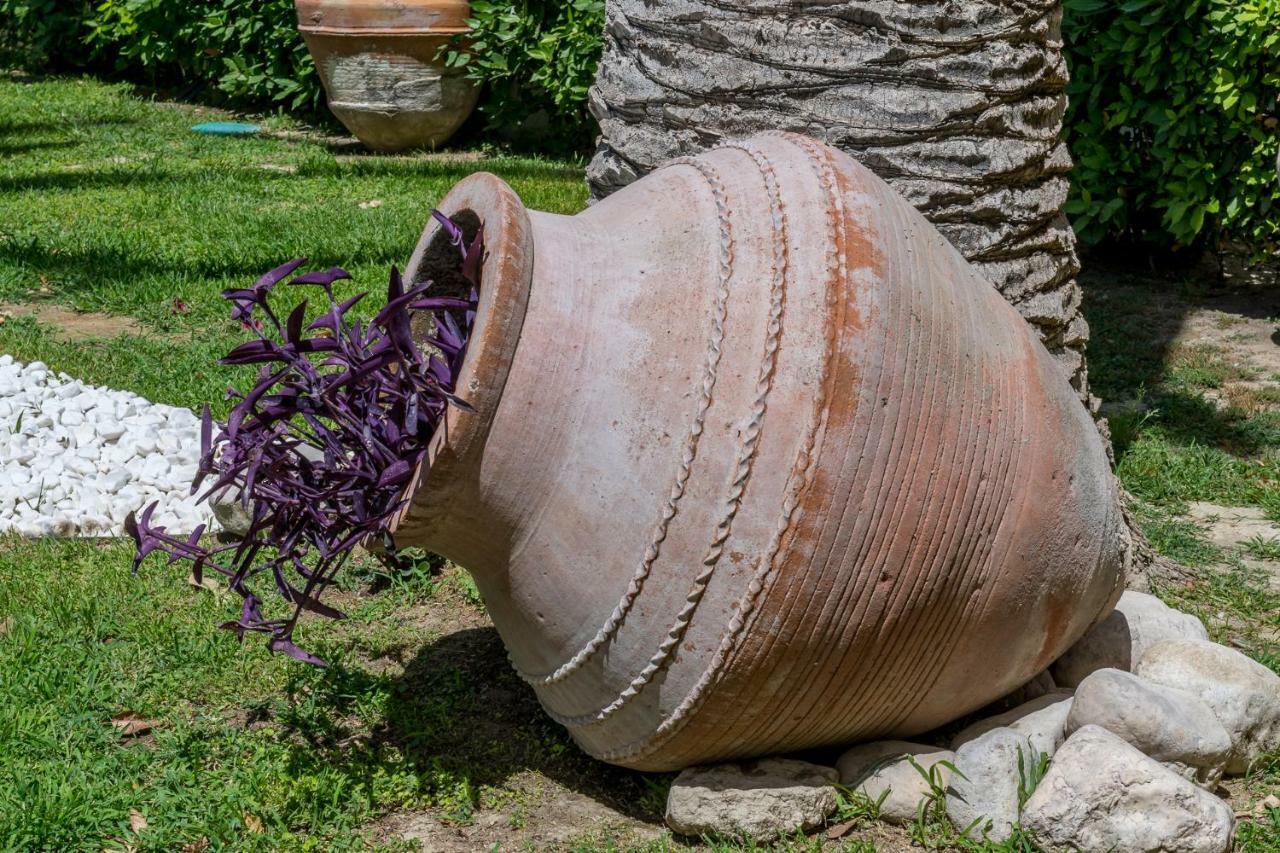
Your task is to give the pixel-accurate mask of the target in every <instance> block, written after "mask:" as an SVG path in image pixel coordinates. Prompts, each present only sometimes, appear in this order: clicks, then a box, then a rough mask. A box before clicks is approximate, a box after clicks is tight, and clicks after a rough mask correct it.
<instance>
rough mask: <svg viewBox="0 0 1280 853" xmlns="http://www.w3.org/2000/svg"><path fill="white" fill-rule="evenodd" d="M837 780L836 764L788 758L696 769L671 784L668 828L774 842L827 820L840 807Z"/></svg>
mask: <svg viewBox="0 0 1280 853" xmlns="http://www.w3.org/2000/svg"><path fill="white" fill-rule="evenodd" d="M836 779H837V774H836V771H835V770H834V769H832V768H830V767H821V766H819V765H817V764H809V763H807V762H804V761H792V760H790V759H783V758H767V759H762V760H760V761H750V762H745V763H742V764H719V765H715V766H712V767H692V768H689V769H688V770H685V771H683V772H681V774H680V775H679V776H677V777H676V780H675V781H674V782H672V783H671V792H670V793H669V794H668V796H667V814H666V821H667V826H669V827H671V829H672V830H674V831H675V832H678V833H680V834H681V835H695V836H696V835H704V834H720V835H726V836H731V837H738V838H753V839H755V840H757V841H771V840H773V839H775V838H777V837H778V836H779V835H780V834H789V833H792V832H794V831H796V830H797V829H801V830H803V829H812V828H814V827H815V826H818V825H820V824H821V823H822V822H823V821H824V820H826V818H827V816H828V815H829V814H831V813H832V812H833V811H835V809H836V792H835V788H834V787H833V785H834V783H835V781H836Z"/></svg>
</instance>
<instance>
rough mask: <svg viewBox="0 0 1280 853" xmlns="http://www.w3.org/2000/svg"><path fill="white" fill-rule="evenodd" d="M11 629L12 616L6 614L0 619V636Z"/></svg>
mask: <svg viewBox="0 0 1280 853" xmlns="http://www.w3.org/2000/svg"><path fill="white" fill-rule="evenodd" d="M12 630H13V617H12V616H6V617H4V618H3V619H0V637H3V636H4V635H5V634H7V633H9V632H10V631H12Z"/></svg>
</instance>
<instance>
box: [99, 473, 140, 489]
mask: <svg viewBox="0 0 1280 853" xmlns="http://www.w3.org/2000/svg"><path fill="white" fill-rule="evenodd" d="M131 479H133V477H132V475H131V474H130V473H129V472H128V471H126V470H125V469H123V468H117V469H115V470H114V471H112V472H111V473H110V474H107V475H106V476H104V477H103V478H102V480H101V483H102V488H103V490H105V491H106V492H107V493H108V494H112V495H114V494H116V493H117V492H119V491H120V490H121V489H123V488H124V487H125V486H127V485H129V481H130V480H131Z"/></svg>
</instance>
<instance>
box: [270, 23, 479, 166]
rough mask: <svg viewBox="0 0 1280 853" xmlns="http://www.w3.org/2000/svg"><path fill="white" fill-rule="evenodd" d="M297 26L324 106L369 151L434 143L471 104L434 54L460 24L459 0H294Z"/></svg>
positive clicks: (467, 91) (468, 88)
mask: <svg viewBox="0 0 1280 853" xmlns="http://www.w3.org/2000/svg"><path fill="white" fill-rule="evenodd" d="M295 5H296V7H297V10H298V29H299V31H301V33H302V36H303V38H304V39H305V40H306V42H307V48H308V49H309V50H310V51H311V56H312V58H313V59H314V60H315V63H316V68H317V69H318V70H319V72H320V79H321V81H323V83H324V89H325V93H326V95H327V96H328V100H329V109H330V110H332V111H333V114H334V115H335V116H337V117H338V120H339V121H341V122H342V123H343V124H344V125H346V127H347V129H348V130H350V131H351V132H352V133H353V134H355V135H356V137H358V138H359V139H360V141H361V142H363V143H364V144H365V145H367V146H368V147H370V148H372V149H374V150H376V151H401V150H404V149H408V148H433V147H435V146H438V145H442V144H443V143H444V142H445V141H446V140H447V139H448V138H449V137H450V136H452V135H453V133H454V131H456V130H457V129H458V128H459V127H460V126H461V125H462V123H463V122H464V121H466V119H467V116H469V115H471V111H472V110H473V109H474V108H475V105H476V97H477V94H478V92H477V89H476V87H475V85H474V84H473V83H471V82H470V81H468V80H467V79H466V78H464V77H462V76H461V75H460V74H459V73H458V72H457V71H455V70H452V69H448V68H445V66H444V62H443V61H442V60H441V59H438V58H437V56H438V54H439V52H440V49H441V47H443V46H445V45H447V44H448V43H449V41H450V40H451V39H452V38H453V37H454V36H456V35H458V34H459V33H465V32H466V31H467V24H466V19H467V17H468V16H469V15H470V8H471V7H470V5H469V4H468V3H467V2H466V0H297V2H296V4H295Z"/></svg>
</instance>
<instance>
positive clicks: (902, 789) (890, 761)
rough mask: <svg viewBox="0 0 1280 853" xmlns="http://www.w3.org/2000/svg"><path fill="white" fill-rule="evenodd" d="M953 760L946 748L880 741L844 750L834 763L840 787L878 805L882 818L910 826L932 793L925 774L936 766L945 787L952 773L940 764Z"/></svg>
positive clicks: (939, 778)
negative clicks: (851, 790) (860, 794)
mask: <svg viewBox="0 0 1280 853" xmlns="http://www.w3.org/2000/svg"><path fill="white" fill-rule="evenodd" d="M913 761H914V762H915V763H914V764H913V763H912V762H913ZM954 761H955V753H954V752H952V751H951V750H949V749H942V748H940V747H936V746H927V745H925V744H919V743H908V742H907V741H902V740H882V741H876V742H874V743H864V744H861V745H859V746H855V747H853V748H851V749H848V750H846V751H845V752H844V754H842V755H841V756H840V759H839V760H838V761H837V762H836V770H838V771H839V772H840V784H842V785H847V786H848V787H850V788H852V789H854V790H857V791H862V792H863V793H865V794H866V795H867V796H868V797H870V798H871V800H872V801H873V802H879V803H880V817H881V819H883V820H886V821H889V822H890V823H909V822H911V821H913V820H915V819H916V815H917V814H918V813H919V809H920V805H921V803H922V802H927V800H928V799H929V797H930V794H931V792H932V787H931V785H930V783H929V780H928V779H926V777H925V775H924V774H925V773H928V772H929V771H930V769H932V768H935V766H936V770H935V773H936V780H937V782H938V784H939V785H941V786H942V787H943V788H945V787H946V786H947V785H948V784H949V783H950V782H951V770H950V769H949V768H947V767H945V766H942V765H941V762H948V763H951V762H954ZM921 771H923V773H922V772H921ZM881 797H883V798H884V799H883V800H882V799H881Z"/></svg>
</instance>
